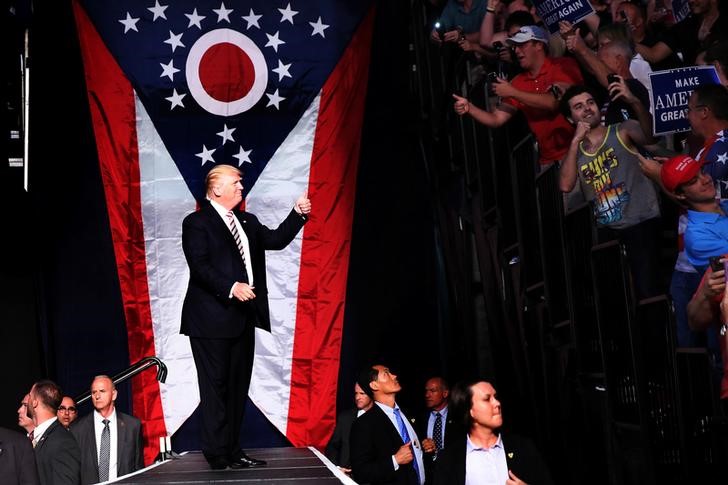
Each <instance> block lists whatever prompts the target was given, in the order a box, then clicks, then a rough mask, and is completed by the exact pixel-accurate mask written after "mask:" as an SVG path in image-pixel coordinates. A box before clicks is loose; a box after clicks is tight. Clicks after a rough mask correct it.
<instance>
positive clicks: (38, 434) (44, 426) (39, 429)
mask: <svg viewBox="0 0 728 485" xmlns="http://www.w3.org/2000/svg"><path fill="white" fill-rule="evenodd" d="M57 420H58V418H57V417H56V416H53V417H52V418H51V419H47V420H45V421H43V422H42V423H40V424H39V425H38V426H36V427H35V429H34V430H33V447H34V448H35V445H37V444H38V442H39V441H40V439H41V438H42V437H43V435H44V434H45V432H46V431H47V430H48V428H50V427H51V424H53V423H55V422H56V421H57Z"/></svg>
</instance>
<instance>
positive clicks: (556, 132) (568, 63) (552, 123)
mask: <svg viewBox="0 0 728 485" xmlns="http://www.w3.org/2000/svg"><path fill="white" fill-rule="evenodd" d="M556 82H563V83H567V84H582V83H583V82H584V79H583V78H582V76H581V71H580V70H579V65H578V64H577V63H576V61H575V60H574V59H571V58H569V57H555V58H551V57H546V59H545V60H544V62H543V65H542V66H541V70H540V71H539V72H538V74H537V75H536V76H535V77H531V75H530V74H529V73H527V72H523V73H521V74H519V75H517V76H516V77H514V78H513V81H511V86H513V87H514V88H516V89H518V90H520V91H526V92H529V93H549V89H550V88H551V86H552V85H553V84H554V83H556ZM503 102H504V103H507V104H509V105H511V106H513V107H515V108H518V109H520V110H521V111H523V114H524V115H526V120H527V121H528V126H529V128H531V131H532V132H533V135H534V136H535V137H536V141H537V142H538V149H539V162H540V163H542V164H547V163H552V162H555V161H558V160H561V159H562V158H563V157H564V155H565V154H566V152H567V150H568V149H569V144H570V143H571V139H572V138H573V137H574V127H573V126H571V124H570V123H569V122H568V121H566V118H564V117H563V116H562V115H561V113H560V112H559V111H558V110H557V111H547V110H544V109H540V108H534V107H532V106H527V105H525V104H523V103H521V102H520V101H518V100H516V99H514V98H506V99H504V100H503Z"/></svg>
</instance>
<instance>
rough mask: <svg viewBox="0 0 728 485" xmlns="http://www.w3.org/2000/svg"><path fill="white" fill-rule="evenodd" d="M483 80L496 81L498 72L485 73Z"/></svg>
mask: <svg viewBox="0 0 728 485" xmlns="http://www.w3.org/2000/svg"><path fill="white" fill-rule="evenodd" d="M485 80H486V81H488V82H489V83H494V82H498V73H497V72H495V71H491V72H489V73H488V74H486V75H485Z"/></svg>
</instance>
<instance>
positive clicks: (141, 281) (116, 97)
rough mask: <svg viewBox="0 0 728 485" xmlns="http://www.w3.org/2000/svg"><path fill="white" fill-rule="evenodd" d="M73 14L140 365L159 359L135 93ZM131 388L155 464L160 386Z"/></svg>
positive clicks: (147, 377) (145, 381)
mask: <svg viewBox="0 0 728 485" xmlns="http://www.w3.org/2000/svg"><path fill="white" fill-rule="evenodd" d="M73 10H74V15H75V17H76V25H77V27H78V35H79V40H80V43H81V54H82V56H83V61H84V62H83V64H84V70H85V77H86V88H87V90H88V98H89V103H90V107H91V120H92V123H93V127H94V133H95V137H96V147H97V150H98V154H99V164H100V167H101V176H102V179H103V184H104V193H105V194H106V206H107V208H108V212H109V221H110V223H111V233H112V240H113V244H114V253H115V255H116V265H117V271H118V273H119V282H120V283H121V293H122V295H121V296H122V300H123V305H124V315H125V317H126V328H127V333H128V345H129V360H130V361H131V362H137V361H138V360H140V359H142V358H144V357H147V356H151V355H154V354H155V350H154V331H153V329H152V315H151V307H150V302H149V288H148V286H147V267H146V254H145V245H144V228H143V226H142V210H141V194H140V189H139V153H138V151H137V146H138V145H137V134H136V110H135V107H134V93H133V90H132V86H131V83H130V82H129V80H128V79H126V77H125V76H124V74H123V72H122V71H121V68H120V67H119V66H118V64H117V63H116V61H115V60H114V58H113V57H112V55H111V53H110V52H109V51H108V50H107V48H106V46H105V45H104V43H103V42H102V40H101V38H100V37H99V35H98V33H97V32H96V29H95V28H94V26H93V24H92V23H91V21H90V19H89V18H88V16H87V15H86V12H85V11H84V10H83V8H82V7H81V6H80V5H79V3H78V2H77V1H74V3H73ZM132 389H133V393H132V394H133V395H132V402H133V407H134V415H135V416H136V417H138V418H139V419H141V421H142V430H143V433H144V438H145V447H144V461H145V463H151V462H152V461H154V458H155V457H156V455H157V453H158V452H159V439H158V437H159V436H166V434H167V431H166V428H165V425H164V414H163V412H162V401H161V398H160V395H159V384H158V382H157V380H156V376H155V375H154V373H153V372H145V373H142V374H140V375H138V376H137V377H135V378H134V379H133V380H132Z"/></svg>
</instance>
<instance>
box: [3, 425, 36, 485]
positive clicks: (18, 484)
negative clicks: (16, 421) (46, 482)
mask: <svg viewBox="0 0 728 485" xmlns="http://www.w3.org/2000/svg"><path fill="white" fill-rule="evenodd" d="M0 477H2V482H3V483H4V484H5V485H37V484H38V483H40V481H39V480H38V470H37V469H36V467H35V456H34V455H33V446H31V444H30V440H29V439H28V437H27V436H25V435H22V434H20V433H18V432H17V431H11V430H9V429H5V428H0Z"/></svg>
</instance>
